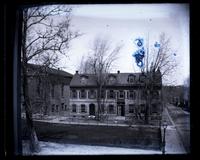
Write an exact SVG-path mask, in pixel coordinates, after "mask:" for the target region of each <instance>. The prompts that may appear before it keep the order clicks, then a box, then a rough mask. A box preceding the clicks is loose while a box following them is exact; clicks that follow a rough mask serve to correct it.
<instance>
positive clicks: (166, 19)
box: [62, 4, 190, 84]
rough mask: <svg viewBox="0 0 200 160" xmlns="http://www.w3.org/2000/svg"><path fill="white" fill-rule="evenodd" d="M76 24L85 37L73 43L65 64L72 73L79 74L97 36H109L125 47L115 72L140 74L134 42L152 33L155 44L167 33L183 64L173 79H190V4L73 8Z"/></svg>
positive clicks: (178, 82) (180, 82)
mask: <svg viewBox="0 0 200 160" xmlns="http://www.w3.org/2000/svg"><path fill="white" fill-rule="evenodd" d="M72 25H73V29H75V30H79V31H80V32H82V33H84V35H83V36H81V37H79V38H78V39H76V40H74V41H73V42H72V43H71V48H70V50H69V58H68V59H63V61H62V64H63V65H64V66H65V67H66V69H65V71H67V72H69V73H72V74H74V73H75V71H76V70H77V66H78V64H79V63H80V60H81V57H82V55H87V53H88V50H89V47H90V45H91V43H92V40H93V39H94V38H95V37H96V36H97V35H101V36H105V37H108V38H109V39H110V40H111V41H112V43H113V44H117V43H118V42H121V43H123V44H124V47H123V49H122V50H121V52H120V56H119V57H120V58H119V59H118V60H117V61H116V65H115V67H114V69H113V72H117V70H120V72H138V71H139V68H138V67H137V66H136V65H135V60H134V59H133V57H132V54H133V52H134V51H135V50H136V48H135V46H134V43H133V41H134V39H135V38H137V37H144V39H145V38H146V37H147V34H148V33H149V43H150V45H153V44H154V42H155V41H158V37H159V35H160V34H161V33H162V32H165V33H166V35H167V36H168V37H170V38H171V48H173V49H174V51H175V53H176V56H175V57H174V58H175V59H176V60H177V62H178V63H179V67H178V68H177V72H176V73H175V74H174V75H172V79H174V80H175V81H176V84H183V81H184V79H185V78H186V77H188V76H189V58H190V56H189V55H190V53H189V7H188V5H186V4H123V5H121V4H120V5H79V6H75V7H74V9H73V16H72ZM172 56H173V53H172ZM164 83H165V82H164Z"/></svg>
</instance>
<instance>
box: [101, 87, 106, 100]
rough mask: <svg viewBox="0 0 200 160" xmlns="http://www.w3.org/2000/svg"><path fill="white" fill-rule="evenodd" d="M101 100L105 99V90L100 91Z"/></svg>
mask: <svg viewBox="0 0 200 160" xmlns="http://www.w3.org/2000/svg"><path fill="white" fill-rule="evenodd" d="M101 98H103V99H104V98H106V90H104V89H103V90H101Z"/></svg>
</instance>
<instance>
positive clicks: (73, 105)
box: [72, 104, 76, 113]
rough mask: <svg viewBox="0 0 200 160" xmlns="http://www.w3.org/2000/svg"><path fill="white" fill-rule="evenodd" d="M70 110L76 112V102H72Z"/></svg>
mask: <svg viewBox="0 0 200 160" xmlns="http://www.w3.org/2000/svg"><path fill="white" fill-rule="evenodd" d="M72 112H74V113H75V112H76V104H72Z"/></svg>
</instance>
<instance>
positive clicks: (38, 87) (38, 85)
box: [37, 78, 41, 96]
mask: <svg viewBox="0 0 200 160" xmlns="http://www.w3.org/2000/svg"><path fill="white" fill-rule="evenodd" d="M40 88H41V79H40V78H38V84H37V93H38V95H39V96H40V95H41V92H40Z"/></svg>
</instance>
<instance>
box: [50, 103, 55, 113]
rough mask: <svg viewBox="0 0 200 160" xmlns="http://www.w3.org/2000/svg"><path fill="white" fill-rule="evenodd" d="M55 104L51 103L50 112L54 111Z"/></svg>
mask: <svg viewBox="0 0 200 160" xmlns="http://www.w3.org/2000/svg"><path fill="white" fill-rule="evenodd" d="M54 107H55V104H52V106H51V112H54V111H55V108H54Z"/></svg>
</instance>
